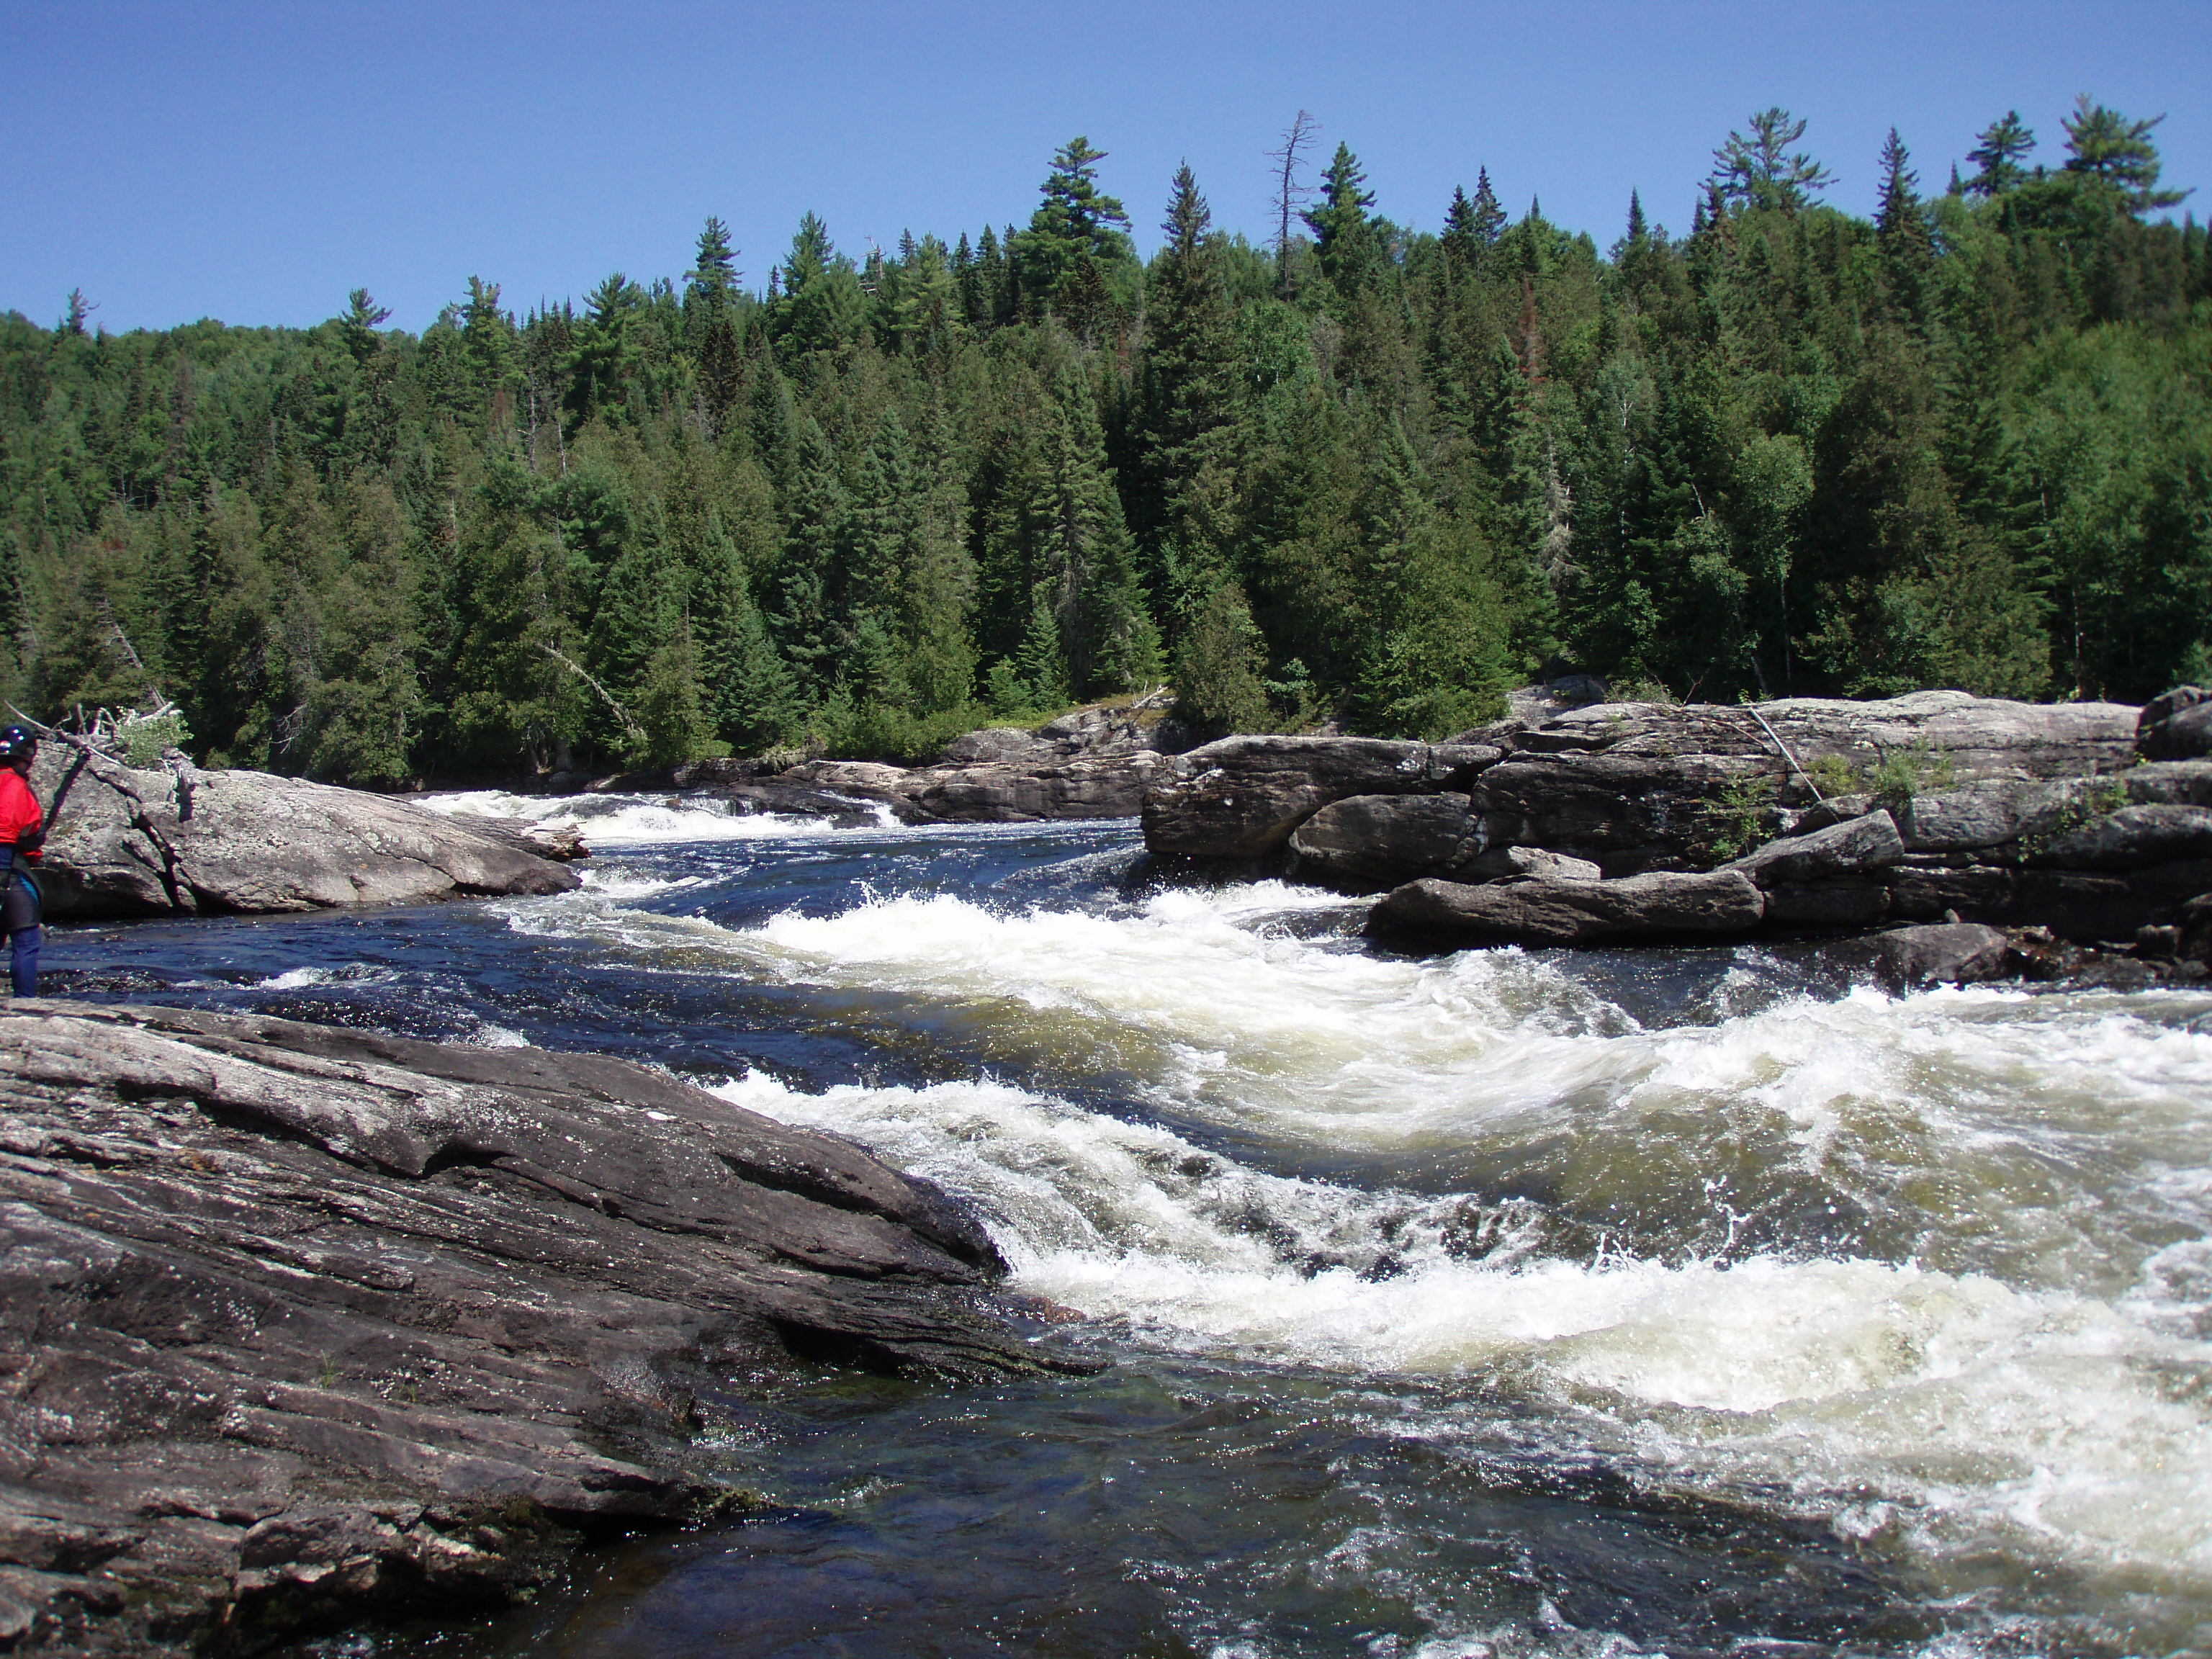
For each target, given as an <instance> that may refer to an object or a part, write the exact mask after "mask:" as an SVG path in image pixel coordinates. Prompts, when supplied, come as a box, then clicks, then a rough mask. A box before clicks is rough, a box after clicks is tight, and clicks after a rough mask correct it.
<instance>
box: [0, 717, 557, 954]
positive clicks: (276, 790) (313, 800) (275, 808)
mask: <svg viewBox="0 0 2212 1659" xmlns="http://www.w3.org/2000/svg"><path fill="white" fill-rule="evenodd" d="M75 759H76V751H74V750H70V749H68V748H65V747H64V746H63V745H61V744H47V745H46V747H45V749H44V750H42V751H41V752H40V757H39V761H38V765H37V769H36V772H35V775H34V776H33V784H34V785H35V786H36V787H37V788H38V791H39V793H40V799H44V800H51V799H52V798H53V793H54V791H55V789H56V787H58V785H59V783H60V782H61V780H62V778H63V775H64V774H65V773H66V772H67V771H68V770H69V769H70V765H71V763H73V762H74V760H75ZM579 851H580V848H577V847H576V846H574V843H573V841H571V842H568V843H567V844H564V843H562V842H561V841H560V840H559V838H557V837H546V838H544V839H541V840H538V841H535V842H533V841H532V840H531V839H530V838H529V836H528V835H527V834H526V832H524V831H522V830H520V829H519V828H518V829H501V827H500V826H497V825H493V824H487V823H484V822H483V820H481V819H468V818H461V817H444V816H441V815H440V814H438V813H435V812H431V811H425V810H424V809H423V808H422V807H420V806H417V805H414V804H413V803H412V802H410V801H405V800H400V799H393V798H392V797H390V796H386V795H372V794H368V793H363V792H362V791H360V790H356V789H338V788H333V787H331V786H329V785H327V784H319V783H309V782H307V781H306V780H304V779H301V778H282V777H275V776H272V775H270V774H268V773H265V772H248V771H222V772H209V771H202V770H200V769H198V768H197V767H195V766H192V765H191V764H189V763H185V761H183V759H182V757H178V760H177V763H176V765H175V766H174V767H173V769H166V770H160V771H139V770H137V769H133V768H131V767H127V766H125V765H123V764H121V763H119V762H116V761H112V760H109V759H107V758H106V757H94V758H93V759H91V760H90V761H89V762H88V764H87V765H86V766H85V768H84V769H83V770H82V772H81V773H80V774H79V775H78V777H77V779H76V782H75V783H74V784H72V785H71V786H70V793H69V795H68V798H67V799H65V800H64V803H63V805H62V809H61V811H60V812H59V813H58V815H57V816H56V818H55V827H54V833H53V835H52V837H51V839H50V840H49V841H48V842H47V844H46V859H45V862H44V864H43V866H41V877H42V879H41V885H42V886H43V887H44V888H45V890H46V913H47V915H49V916H52V917H54V918H57V919H58V918H63V917H72V918H75V917H102V916H146V915H179V914H192V913H197V912H201V911H244V912H253V911H286V910H312V909H319V908H325V907H327V906H336V905H353V904H387V903H422V902H428V901H431V900H437V899H446V898H456V897H463V896H470V895H481V894H495V893H555V892H562V891H565V890H568V889H569V888H572V887H574V886H575V885H576V884H577V883H576V877H575V875H574V873H573V872H570V871H569V870H568V869H567V868H566V867H565V866H564V865H563V864H562V862H561V861H560V860H562V859H564V858H570V857H574V856H575V855H576V854H577V853H578V852H579Z"/></svg>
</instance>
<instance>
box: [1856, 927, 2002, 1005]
mask: <svg viewBox="0 0 2212 1659" xmlns="http://www.w3.org/2000/svg"><path fill="white" fill-rule="evenodd" d="M1863 945H1864V946H1865V947H1866V948H1867V949H1868V950H1869V952H1870V953H1871V955H1872V957H1873V959H1874V967H1875V972H1876V973H1877V974H1878V975H1880V976H1881V978H1882V979H1883V980H1885V981H1887V982H1888V983H1889V984H1891V985H1892V986H1894V987H1897V988H1899V989H1900V990H1903V989H1910V988H1911V987H1915V986H1921V985H1976V984H1979V983H1981V982H1982V981H1984V980H1992V979H2008V978H2011V977H2013V976H2015V975H2018V974H2019V973H2020V972H2021V969H2022V968H2023V967H2024V966H2025V965H2026V964H2027V957H2026V956H2025V955H2023V953H2022V952H2021V950H2020V948H2019V947H2018V946H2017V945H2015V944H2014V943H2013V940H2012V937H2011V935H2009V934H2008V933H2004V932H2002V931H2001V930H2000V929H1998V928H1995V927H1986V926H1984V925H1982V924H1980V923H1977V922H1948V923H1946V922H1938V923H1936V924H1934V925H1931V926H1926V927H1896V928H1892V929H1891V930H1890V931H1889V932H1887V933H1877V934H1875V935H1874V936H1873V937H1872V938H1871V939H1867V940H1864V941H1863Z"/></svg>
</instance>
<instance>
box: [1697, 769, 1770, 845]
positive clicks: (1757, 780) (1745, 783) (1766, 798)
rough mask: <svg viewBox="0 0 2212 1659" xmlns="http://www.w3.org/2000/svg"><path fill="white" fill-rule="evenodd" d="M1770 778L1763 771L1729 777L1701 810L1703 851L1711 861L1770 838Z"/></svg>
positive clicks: (1762, 842) (1764, 842)
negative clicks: (1744, 775) (1738, 776)
mask: <svg viewBox="0 0 2212 1659" xmlns="http://www.w3.org/2000/svg"><path fill="white" fill-rule="evenodd" d="M1774 790H1775V784H1774V780H1773V779H1772V778H1771V777H1769V776H1767V775H1765V774H1764V773H1753V774H1752V775H1749V776H1747V777H1741V778H1731V779H1729V781H1728V782H1727V783H1725V784H1723V785H1722V787H1721V788H1720V790H1719V791H1718V792H1717V793H1715V794H1714V795H1713V796H1712V797H1711V799H1708V800H1706V802H1705V805H1704V807H1703V809H1702V816H1703V818H1704V823H1703V825H1702V829H1703V832H1704V833H1703V836H1702V839H1703V841H1704V843H1705V856H1706V858H1707V860H1709V861H1710V862H1711V863H1714V864H1726V863H1727V862H1728V861H1729V860H1731V859H1740V858H1741V857H1742V856H1743V855H1744V854H1746V853H1748V852H1750V851H1751V849H1752V848H1754V847H1763V846H1765V844H1766V843H1767V842H1769V841H1771V840H1772V839H1773V833H1772V832H1773V829H1774V824H1773V811H1774Z"/></svg>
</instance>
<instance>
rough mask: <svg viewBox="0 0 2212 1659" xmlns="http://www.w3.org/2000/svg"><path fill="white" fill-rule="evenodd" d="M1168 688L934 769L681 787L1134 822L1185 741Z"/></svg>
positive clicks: (902, 808) (900, 816) (909, 808)
mask: <svg viewBox="0 0 2212 1659" xmlns="http://www.w3.org/2000/svg"><path fill="white" fill-rule="evenodd" d="M1168 701H1169V698H1168V695H1167V694H1166V693H1164V692H1161V693H1155V694H1153V695H1152V696H1150V697H1148V698H1140V699H1139V700H1137V701H1136V702H1132V703H1127V704H1122V705H1106V704H1094V705H1092V706H1091V707H1088V708H1079V709H1076V710H1074V711H1073V713H1070V714H1063V715H1061V716H1060V718H1059V719H1057V720H1048V721H1047V722H1046V723H1045V724H1044V725H1042V726H1038V727H1036V729H1035V730H1033V731H1032V730H1024V729H1023V728H1020V727H1017V726H991V727H987V728H986V729H984V730H982V731H980V732H968V733H967V734H965V735H964V736H963V737H959V738H955V739H953V741H952V742H951V743H950V744H947V745H946V746H945V751H944V753H943V755H942V756H941V757H939V759H938V760H937V761H936V762H935V763H933V764H931V765H928V766H921V767H913V768H908V767H902V766H886V765H883V764H881V763H876V762H872V761H840V760H812V761H801V762H799V763H797V764H795V765H792V766H788V767H783V768H781V769H776V770H773V771H763V770H762V769H760V767H759V764H758V763H757V762H750V761H704V762H701V763H696V764H695V765H692V766H688V767H684V768H681V769H678V773H677V775H676V776H675V779H674V781H675V782H676V783H677V784H678V787H691V788H696V787H707V788H709V789H712V790H713V791H714V792H715V793H718V794H721V795H723V796H726V798H727V799H731V800H733V801H736V802H737V803H738V804H739V805H741V806H743V807H744V808H746V809H747V810H749V811H759V812H792V813H800V814H805V815H807V816H811V817H827V818H830V819H832V820H834V821H841V822H848V823H867V822H869V821H871V820H877V821H880V819H881V818H882V817H884V816H885V815H888V816H890V817H894V818H896V819H897V820H898V821H899V822H901V823H1037V822H1043V821H1048V820H1053V819H1066V818H1126V817H1136V816H1137V813H1138V812H1139V810H1140V809H1141V808H1142V806H1143V805H1144V800H1145V792H1146V790H1147V789H1148V788H1149V787H1151V786H1152V782H1153V781H1154V780H1155V779H1157V778H1158V776H1159V775H1160V772H1161V769H1162V768H1163V767H1164V765H1165V764H1166V763H1167V758H1168V757H1167V754H1166V753H1165V752H1164V750H1163V749H1162V747H1161V745H1162V744H1166V745H1167V746H1168V747H1170V748H1172V747H1174V746H1175V745H1176V742H1177V739H1176V733H1175V731H1174V728H1173V727H1172V726H1169V725H1168V724H1167V723H1166V722H1165V721H1164V720H1163V718H1162V717H1163V715H1164V711H1165V708H1166V706H1167V703H1168Z"/></svg>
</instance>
